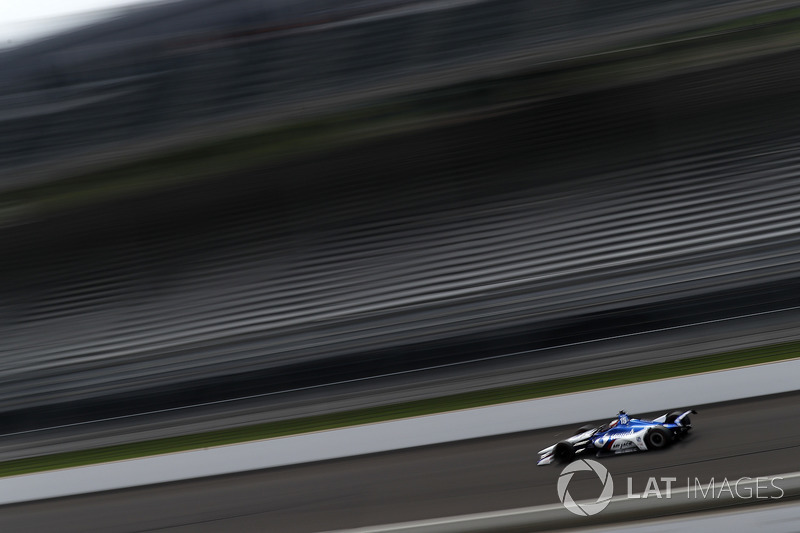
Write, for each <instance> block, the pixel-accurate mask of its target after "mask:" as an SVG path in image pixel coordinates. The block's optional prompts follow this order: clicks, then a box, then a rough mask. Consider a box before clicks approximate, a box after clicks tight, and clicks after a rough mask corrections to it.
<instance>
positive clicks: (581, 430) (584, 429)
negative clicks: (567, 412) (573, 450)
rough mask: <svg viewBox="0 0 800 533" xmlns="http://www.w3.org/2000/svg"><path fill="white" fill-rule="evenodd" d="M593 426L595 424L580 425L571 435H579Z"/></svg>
mask: <svg viewBox="0 0 800 533" xmlns="http://www.w3.org/2000/svg"><path fill="white" fill-rule="evenodd" d="M594 428H595V426H588V425H587V426H581V427H579V428H578V429H577V431H575V433H573V436H574V435H580V434H581V433H586V432H587V431H589V430H590V429H594Z"/></svg>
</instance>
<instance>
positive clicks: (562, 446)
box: [553, 440, 575, 463]
mask: <svg viewBox="0 0 800 533" xmlns="http://www.w3.org/2000/svg"><path fill="white" fill-rule="evenodd" d="M553 457H554V458H555V460H556V461H558V462H559V463H569V462H570V461H572V459H574V458H575V447H574V446H573V445H572V443H571V442H567V441H565V440H562V441H561V442H559V443H558V444H556V447H555V449H554V450H553Z"/></svg>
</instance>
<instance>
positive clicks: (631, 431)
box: [538, 409, 697, 465]
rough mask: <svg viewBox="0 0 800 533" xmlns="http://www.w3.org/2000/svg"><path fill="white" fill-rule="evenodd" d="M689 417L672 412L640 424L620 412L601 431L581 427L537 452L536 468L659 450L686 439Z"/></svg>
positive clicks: (596, 428) (637, 419) (683, 413)
mask: <svg viewBox="0 0 800 533" xmlns="http://www.w3.org/2000/svg"><path fill="white" fill-rule="evenodd" d="M690 414H697V411H695V410H694V409H690V410H689V411H673V412H671V413H667V414H664V415H661V416H659V417H658V418H654V419H653V420H643V419H639V418H630V417H629V416H628V415H627V414H626V413H625V411H620V412H619V414H618V415H617V418H615V419H614V420H612V421H610V422H609V423H608V424H603V425H602V426H600V427H594V426H583V427H581V428H580V429H578V430H577V431H576V432H575V434H574V435H573V436H572V437H570V438H568V439H566V440H562V441H561V442H558V443H556V444H554V445H552V446H550V447H548V448H545V449H544V450H541V451H540V452H539V456H540V457H539V463H538V464H539V465H546V464H550V463H552V462H559V463H568V462H570V461H572V459H573V458H574V457H575V456H576V455H577V454H579V453H583V452H586V451H596V452H597V456H602V455H616V454H620V453H631V452H638V451H647V450H660V449H662V448H666V447H667V446H669V445H670V444H672V443H673V442H675V441H678V440H680V439H682V438H683V437H685V436H686V435H687V434H688V433H689V430H691V429H692V421H691V419H690V418H689V415H690Z"/></svg>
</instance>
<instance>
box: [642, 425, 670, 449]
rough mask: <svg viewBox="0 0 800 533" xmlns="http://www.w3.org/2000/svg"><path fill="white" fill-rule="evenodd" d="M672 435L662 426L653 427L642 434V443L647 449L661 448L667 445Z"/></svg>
mask: <svg viewBox="0 0 800 533" xmlns="http://www.w3.org/2000/svg"><path fill="white" fill-rule="evenodd" d="M671 440H672V436H671V435H670V434H669V431H667V430H666V429H664V428H662V427H654V428H652V429H650V431H648V432H647V435H645V436H644V443H645V444H646V445H647V449H648V450H661V449H663V448H666V447H667V446H669V443H670V441H671Z"/></svg>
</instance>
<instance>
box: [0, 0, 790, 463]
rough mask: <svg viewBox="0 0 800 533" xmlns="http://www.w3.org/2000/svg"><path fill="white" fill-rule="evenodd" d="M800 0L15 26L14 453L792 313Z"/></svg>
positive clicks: (5, 405)
mask: <svg viewBox="0 0 800 533" xmlns="http://www.w3.org/2000/svg"><path fill="white" fill-rule="evenodd" d="M793 4H794V2H781V1H777V0H769V1H768V0H751V1H722V0H670V1H664V2H652V1H649V0H606V1H602V2H585V1H582V0H347V1H343V0H175V1H171V2H149V3H144V4H129V5H125V6H123V7H118V8H114V9H111V10H105V11H102V12H100V13H98V12H92V13H90V14H89V15H87V14H85V13H84V14H82V15H80V16H77V18H75V16H72V18H70V19H69V21H67V22H68V23H69V24H66V23H65V24H55V26H57V27H58V29H59V31H58V32H56V33H48V34H47V35H45V36H42V35H40V34H37V35H36V38H28V39H22V40H17V39H16V38H15V39H10V38H9V39H5V38H4V39H3V42H4V43H5V48H4V49H3V50H2V51H0V72H2V76H0V251H1V252H0V253H2V258H3V260H2V266H0V268H2V276H0V421H2V428H3V431H2V432H3V433H4V434H6V436H5V437H4V438H3V439H0V459H3V460H8V459H20V458H25V457H34V456H37V455H42V454H45V453H53V452H60V451H68V450H73V449H83V448H87V447H96V446H100V445H107V444H115V443H123V442H131V441H136V440H146V439H152V438H154V437H164V436H173V435H182V434H186V433H191V432H199V431H205V430H209V429H221V428H229V427H238V426H245V425H248V424H254V423H260V422H268V421H275V420H285V419H293V418H297V417H300V416H307V415H312V414H313V415H317V414H324V413H332V412H342V411H347V410H352V409H354V408H361V407H371V406H377V405H392V404H396V403H398V402H400V401H407V400H412V399H422V398H431V397H438V396H442V395H446V394H454V393H462V392H467V391H475V390H482V389H488V388H492V387H499V386H502V385H511V384H522V383H533V382H537V381H542V380H546V379H552V378H554V377H564V376H575V375H589V374H591V373H593V372H598V371H601V370H613V369H618V368H625V367H631V366H636V365H642V364H646V363H653V362H660V361H667V360H678V359H682V358H686V357H689V356H692V355H701V354H708V353H719V352H722V351H725V350H729V349H732V348H741V347H746V346H760V345H766V344H774V343H777V342H785V341H788V340H794V339H796V338H798V333H800V332H799V331H798V329H797V327H796V326H795V323H796V320H795V319H796V318H797V315H796V313H795V312H794V311H793V309H794V308H796V307H797V306H798V305H800V296H799V295H800V293H799V292H798V291H797V289H798V288H799V287H800V277H799V276H798V268H797V267H798V260H800V210H799V209H798V207H799V206H800V181H798V179H797V177H798V174H799V173H800V113H799V111H800V102H798V98H797V97H798V90H799V89H800V48H799V45H800V32H798V30H800V9H797V8H795V7H793ZM59 20H61V21H62V22H64V20H63V19H59ZM55 26H54V27H55ZM67 26H69V27H67ZM5 27H8V25H6V26H5ZM48 31H50V30H48ZM743 316H746V317H750V318H749V319H747V320H744V319H738V318H737V317H743ZM734 319H736V320H734ZM601 341H602V342H601ZM593 343H599V344H593ZM599 384H602V383H599ZM244 397H246V398H247V399H246V400H239V401H228V400H234V399H238V398H244ZM220 402H222V403H220ZM196 405H201V407H197V408H195V409H183V408H187V407H189V406H196ZM165 409H180V410H174V411H169V412H164V410H165ZM153 412H158V413H159V414H151V415H148V416H135V417H131V418H127V419H124V421H120V420H119V419H117V417H120V416H130V415H140V414H142V413H153ZM99 419H116V421H114V420H112V421H110V422H109V421H107V422H105V423H103V424H95V425H92V424H85V425H81V426H69V427H67V428H64V429H62V430H60V431H50V432H44V431H36V430H41V429H43V428H50V427H53V426H62V425H70V424H76V423H83V422H91V421H95V420H99Z"/></svg>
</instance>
